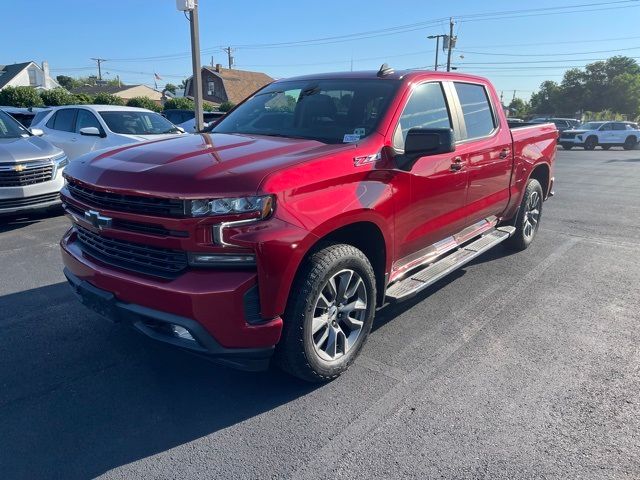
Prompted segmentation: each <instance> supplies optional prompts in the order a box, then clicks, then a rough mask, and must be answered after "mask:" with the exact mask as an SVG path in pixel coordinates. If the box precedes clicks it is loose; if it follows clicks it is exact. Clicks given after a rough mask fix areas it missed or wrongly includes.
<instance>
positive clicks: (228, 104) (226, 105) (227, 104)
mask: <svg viewBox="0 0 640 480" xmlns="http://www.w3.org/2000/svg"><path fill="white" fill-rule="evenodd" d="M235 106H236V105H235V103H232V102H223V103H221V104H220V106H219V107H218V110H220V111H221V112H228V111H229V110H231V109H232V108H233V107H235Z"/></svg>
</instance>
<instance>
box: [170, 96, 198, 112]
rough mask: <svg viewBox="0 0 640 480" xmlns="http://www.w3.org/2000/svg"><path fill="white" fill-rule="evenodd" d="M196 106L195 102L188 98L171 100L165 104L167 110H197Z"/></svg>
mask: <svg viewBox="0 0 640 480" xmlns="http://www.w3.org/2000/svg"><path fill="white" fill-rule="evenodd" d="M195 108H196V107H195V104H194V103H193V100H191V99H190V98H187V97H175V98H170V99H169V100H167V101H166V102H164V109H165V110H174V109H177V110H195Z"/></svg>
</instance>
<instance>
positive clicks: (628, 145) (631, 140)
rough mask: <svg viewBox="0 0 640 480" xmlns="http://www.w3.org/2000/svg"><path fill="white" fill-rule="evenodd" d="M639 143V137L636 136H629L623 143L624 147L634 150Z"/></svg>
mask: <svg viewBox="0 0 640 480" xmlns="http://www.w3.org/2000/svg"><path fill="white" fill-rule="evenodd" d="M637 143H638V139H637V138H636V137H633V136H629V137H627V139H626V140H625V141H624V145H622V148H624V149H625V150H633V148H634V147H635V146H636V144H637Z"/></svg>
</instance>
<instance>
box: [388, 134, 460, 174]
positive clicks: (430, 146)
mask: <svg viewBox="0 0 640 480" xmlns="http://www.w3.org/2000/svg"><path fill="white" fill-rule="evenodd" d="M455 149H456V143H455V138H454V135H453V130H452V129H450V128H412V129H411V130H409V133H407V139H406V140H405V142H404V153H403V154H402V155H398V157H396V158H397V160H396V161H397V163H398V167H399V168H400V169H401V170H405V171H409V170H411V168H412V167H413V165H415V163H416V162H417V161H418V159H419V158H421V157H426V156H429V155H438V154H439V153H451V152H454V151H455Z"/></svg>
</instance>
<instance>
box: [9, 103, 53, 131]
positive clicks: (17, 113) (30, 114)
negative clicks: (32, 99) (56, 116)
mask: <svg viewBox="0 0 640 480" xmlns="http://www.w3.org/2000/svg"><path fill="white" fill-rule="evenodd" d="M0 109H2V110H3V111H4V112H5V113H8V114H9V115H11V116H12V117H13V118H14V119H16V120H17V121H18V122H20V123H21V124H22V126H23V127H27V128H29V127H30V126H31V122H32V121H33V119H34V118H35V117H36V115H37V114H38V113H39V112H41V111H43V110H45V109H42V108H37V107H29V108H21V107H0Z"/></svg>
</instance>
